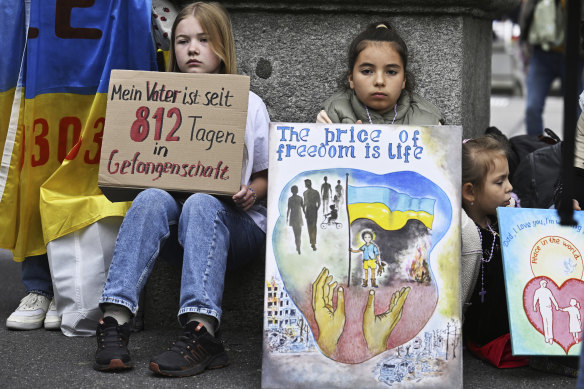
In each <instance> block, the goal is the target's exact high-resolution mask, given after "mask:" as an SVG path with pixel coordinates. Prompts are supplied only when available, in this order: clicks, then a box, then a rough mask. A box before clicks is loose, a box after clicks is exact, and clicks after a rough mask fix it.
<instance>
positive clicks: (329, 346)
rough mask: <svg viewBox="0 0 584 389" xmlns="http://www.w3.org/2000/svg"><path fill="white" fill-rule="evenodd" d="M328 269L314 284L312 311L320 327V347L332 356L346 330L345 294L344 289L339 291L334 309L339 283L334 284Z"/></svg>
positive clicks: (321, 273) (322, 272) (324, 269)
mask: <svg viewBox="0 0 584 389" xmlns="http://www.w3.org/2000/svg"><path fill="white" fill-rule="evenodd" d="M332 279H333V276H329V271H328V269H327V268H326V267H324V268H323V269H322V271H321V272H320V274H319V275H318V277H317V278H316V280H315V281H314V283H313V284H312V310H313V311H314V319H315V320H316V324H317V325H318V333H319V335H318V341H317V343H318V346H319V347H320V349H321V350H322V352H323V353H324V354H325V355H327V356H330V355H332V354H333V353H334V352H335V350H336V349H337V343H338V341H339V337H340V336H341V334H342V333H343V329H344V328H345V293H344V290H343V288H342V287H339V288H338V290H337V309H336V310H335V309H333V296H334V291H335V288H336V286H337V282H336V281H335V282H332V283H331V281H332Z"/></svg>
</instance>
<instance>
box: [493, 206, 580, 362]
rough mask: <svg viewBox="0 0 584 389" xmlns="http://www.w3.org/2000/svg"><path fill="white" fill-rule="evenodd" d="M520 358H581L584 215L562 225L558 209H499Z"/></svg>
mask: <svg viewBox="0 0 584 389" xmlns="http://www.w3.org/2000/svg"><path fill="white" fill-rule="evenodd" d="M497 217H498V219H499V231H500V233H501V248H502V252H503V266H504V272H505V288H506V294H507V304H508V307H509V326H510V329H511V347H512V350H513V354H514V355H574V356H578V355H580V348H581V344H582V317H583V315H584V263H583V259H582V255H583V254H584V211H575V212H574V219H575V220H576V222H577V225H575V226H562V225H560V219H559V216H558V214H557V211H556V210H553V209H536V208H503V207H501V208H498V209H497Z"/></svg>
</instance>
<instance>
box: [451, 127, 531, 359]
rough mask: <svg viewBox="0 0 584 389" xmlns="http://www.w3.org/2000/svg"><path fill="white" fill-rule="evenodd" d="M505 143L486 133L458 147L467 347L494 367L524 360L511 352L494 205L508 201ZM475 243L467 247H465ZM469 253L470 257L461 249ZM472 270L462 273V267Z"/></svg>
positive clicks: (506, 203)
mask: <svg viewBox="0 0 584 389" xmlns="http://www.w3.org/2000/svg"><path fill="white" fill-rule="evenodd" d="M512 189H513V187H512V186H511V183H510V182H509V165H508V162H507V152H506V149H505V146H504V145H503V144H501V143H500V142H499V141H498V140H496V139H495V138H493V137H490V136H484V137H481V138H478V139H470V140H465V141H464V142H463V145H462V208H463V211H462V213H461V217H462V249H463V250H462V251H463V256H462V261H463V262H462V274H463V278H464V274H466V273H468V274H471V276H470V278H471V280H470V282H466V283H465V281H464V280H463V282H462V284H463V288H462V293H461V294H462V296H465V300H468V302H469V303H470V304H469V306H468V309H466V314H465V317H464V323H463V334H464V337H465V342H466V345H467V347H468V349H469V350H470V351H471V352H472V353H473V354H475V355H476V356H478V357H480V358H482V359H486V360H487V361H489V362H490V363H492V364H493V365H495V366H497V367H518V366H524V365H526V364H527V363H528V360H527V358H523V357H514V356H513V355H512V354H511V342H510V336H509V320H508V313H507V298H506V295H505V280H504V276H503V260H502V255H501V243H500V237H499V233H498V231H497V225H496V221H497V218H496V215H497V207H506V206H509V205H510V204H511V201H512V198H511V190H512ZM473 244H474V245H475V246H477V247H474V248H470V249H469V247H468V246H469V245H473ZM467 252H473V253H475V255H474V256H467V255H465V253H467ZM468 267H470V268H472V269H471V271H469V272H466V271H465V268H468ZM465 302H467V301H465Z"/></svg>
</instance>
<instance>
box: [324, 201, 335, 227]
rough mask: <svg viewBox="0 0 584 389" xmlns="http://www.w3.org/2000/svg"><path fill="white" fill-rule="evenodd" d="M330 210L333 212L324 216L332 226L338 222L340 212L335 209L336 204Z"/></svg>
mask: <svg viewBox="0 0 584 389" xmlns="http://www.w3.org/2000/svg"><path fill="white" fill-rule="evenodd" d="M323 208H324V206H323ZM329 208H330V210H331V211H330V212H329V213H327V214H325V215H324V216H325V217H326V218H327V219H326V222H327V223H328V224H331V223H334V222H335V221H336V220H337V218H338V217H339V212H338V211H337V209H336V208H335V205H334V204H331V206H330V207H329Z"/></svg>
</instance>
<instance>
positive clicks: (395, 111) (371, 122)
mask: <svg viewBox="0 0 584 389" xmlns="http://www.w3.org/2000/svg"><path fill="white" fill-rule="evenodd" d="M363 105H365V104H363ZM365 112H367V118H368V119H369V124H373V120H371V115H369V108H368V107H367V106H366V105H365ZM393 112H394V114H393V120H392V121H391V124H393V122H395V118H396V117H397V103H396V104H395V105H394V106H393Z"/></svg>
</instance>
